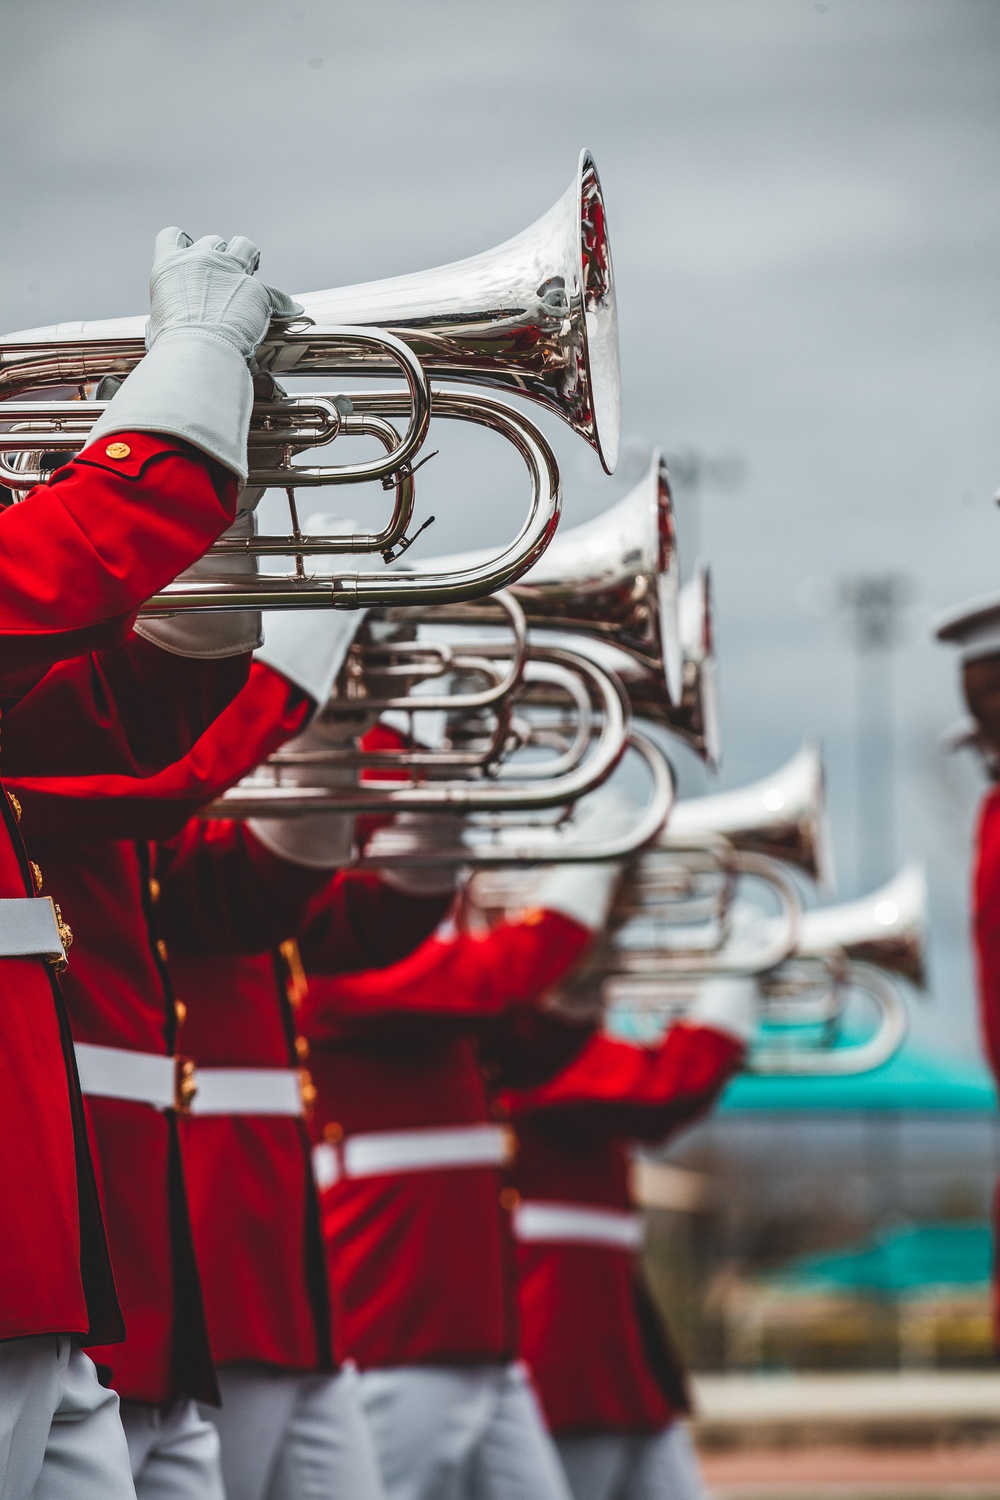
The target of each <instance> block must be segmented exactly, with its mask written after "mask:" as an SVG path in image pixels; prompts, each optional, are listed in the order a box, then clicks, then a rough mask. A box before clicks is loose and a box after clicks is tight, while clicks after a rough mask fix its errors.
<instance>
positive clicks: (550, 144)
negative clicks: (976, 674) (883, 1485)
mask: <svg viewBox="0 0 1000 1500" xmlns="http://www.w3.org/2000/svg"><path fill="white" fill-rule="evenodd" d="M998 66H1000V8H998V7H997V6H996V5H995V4H993V3H991V0H880V3H879V4H878V5H873V4H871V3H870V0H824V3H818V0H618V3H616V4H615V5H614V6H611V5H608V4H607V3H598V0H531V3H526V0H503V3H499V0H479V3H477V4H476V5H469V4H465V3H461V0H422V3H420V4H419V5H417V4H413V3H412V0H366V3H365V4H364V5H348V4H346V3H342V0H286V3H284V4H282V5H274V4H270V3H266V0H241V3H238V0H214V3H213V4H211V5H206V4H204V3H203V0H202V3H195V0H159V3H155V4H154V3H149V0H101V4H99V5H80V4H78V3H73V0H4V3H3V5H2V6H0V132H2V138H3V140H4V142H5V144H6V149H5V150H4V151H3V153H2V158H0V185H2V202H3V207H4V213H3V223H4V233H3V236H2V239H0V326H2V327H3V328H5V329H8V330H13V329H18V328H25V327H31V326H35V325H38V324H47V323H53V322H58V321H62V320H74V319H79V318H99V317H107V316H113V315H118V314H125V313H132V312H141V311H142V310H143V309H144V307H145V306H146V287H145V282H146V277H147V274H148V265H149V256H150V250H151V246H152V241H153V237H154V235H155V233H156V231H157V230H158V229H159V228H161V227H162V226H163V225H165V224H169V223H177V224H180V225H182V226H184V227H185V228H187V229H188V230H190V231H191V232H192V233H194V234H196V235H198V234H203V233H206V232H209V231H217V232H219V233H222V234H225V235H228V234H232V233H236V232H241V233H247V234H249V235H251V236H252V237H254V238H255V239H256V240H257V241H258V242H259V243H260V245H261V246H262V250H263V257H262V275H264V276H265V277H266V278H267V279H268V280H271V281H273V282H275V283H276V284H278V285H280V286H282V287H284V288H287V289H289V290H291V291H295V290H306V289H314V288H320V287H324V286H330V285H337V284H343V283H348V282H353V281H362V280H368V279H372V278H377V277H381V276H387V275H392V274H396V273H401V272H406V271H410V270H416V269H420V268H422V267H425V266H431V265H435V264H439V263H441V262H445V261H448V260H452V259H456V258H458V257H461V256H464V255H467V254H472V253H474V252H476V251H479V250H481V249H486V248H488V247H489V246H492V245H494V244H496V243H498V242H499V241H501V240H503V239H505V238H507V237H509V236H510V235H512V234H514V233H516V232H517V231H519V230H520V229H522V228H523V227H524V226H526V225H527V224H528V223H530V222H531V221H532V220H533V219H534V218H536V217H537V216H538V215H539V214H541V213H542V212H543V211H544V210H545V209H547V208H548V206H549V205H550V203H552V202H553V201H554V200H555V199H556V197H558V195H559V194H560V193H561V192H562V191H563V189H564V188H565V186H566V185H567V184H568V182H569V181H570V178H571V175H572V173H573V170H574V166H575V163H576V159H577V156H578V153H579V150H580V148H581V146H587V147H589V148H590V149H591V150H592V151H593V152H594V154H595V156H596V159H597V162H598V165H599V168H600V171H601V176H602V181H603V185H604V189H605V194H606V200H607V205H608V214H609V222H610V227H611V234H612V241H613V247H614V256H615V268H616V274H617V280H618V289H619V306H620V314H621V344H622V363H623V376H624V449H623V458H622V462H621V464H620V466H619V470H618V472H617V473H616V475H615V476H614V477H613V478H610V479H609V478H607V477H605V476H604V475H603V474H602V472H601V470H600V468H599V465H598V462H597V460H596V458H595V457H594V456H593V455H592V454H591V453H590V452H589V450H587V449H585V448H584V446H583V445H582V444H581V443H580V442H579V441H578V440H576V439H574V437H573V436H572V434H570V433H568V431H567V430H566V429H564V428H561V427H560V426H558V424H556V423H555V422H548V423H544V425H545V426H546V430H547V432H548V433H549V435H550V437H551V438H552V440H553V442H554V444H555V446H556V449H557V452H558V455H559V458H560V463H561V465H562V468H563V474H564V481H565V491H566V520H567V522H568V523H570V524H572V523H574V522H576V521H580V520H583V519H586V518H587V517H589V516H591V515H594V514H596V513H597V512H598V511H600V510H602V509H604V508H605V507H606V506H607V505H608V504H610V503H611V502H612V501H614V500H615V499H617V498H618V497H619V496H620V495H622V494H623V493H625V491H626V490H627V489H628V488H629V487H630V486H631V484H632V483H634V482H635V480H636V479H637V478H638V477H639V475H640V474H641V472H642V471H643V469H644V467H645V465H646V462H647V458H648V453H649V450H650V448H651V447H652V446H653V445H661V446H663V447H664V448H665V449H666V450H667V451H668V453H669V454H670V455H671V460H672V471H673V475H674V480H675V485H676V498H677V504H678V510H679V515H680V524H681V547H682V562H683V568H684V571H685V573H690V571H691V570H692V568H693V566H694V563H695V561H696V559H697V558H698V557H699V556H704V557H706V558H707V559H709V561H710V562H711V566H712V569H713V575H714V580H715V586H716V599H717V622H718V649H719V655H720V676H721V692H722V710H723V748H724V761H723V767H722V771H721V775H720V777H719V778H718V780H717V782H716V783H715V784H716V785H719V786H735V785H738V784H740V783H741V782H745V781H748V780H751V779H754V778H757V777H760V776H764V775H766V774H767V773H768V772H769V771H771V770H772V769H774V768H775V767H777V766H778V765H779V764H781V763H782V762H783V761H784V760H785V759H787V758H788V757H789V756H790V755H791V754H792V753H793V752H794V750H795V749H796V748H797V747H798V745H799V744H800V743H801V741H802V740H803V739H804V738H815V739H818V740H821V741H822V744H823V746H824V749H825V754H826V761H827V766H828V772H829V792H830V802H831V808H832V818H833V829H834V835H835V841H836V853H837V862H838V891H837V895H838V898H839V899H846V898H848V897H851V896H853V895H855V894H859V893H861V892H862V891H864V890H867V889H870V888H872V887H873V886H875V885H877V884H878V883H879V882H881V881H882V880H884V879H886V878H888V876H889V875H890V874H891V873H892V872H893V871H894V870H895V868H896V867H897V866H898V865H899V864H900V863H901V862H902V861H903V860H904V859H907V858H911V857H916V858H920V859H923V860H924V861H925V862H926V863H927V867H928V871H929V875H930V882H931V896H932V916H933V936H932V947H931V982H930V989H929V992H928V994H927V996H926V997H922V998H920V999H918V1000H917V1001H916V1002H915V1004H914V1006H913V1042H912V1046H911V1049H910V1052H909V1053H908V1054H906V1055H905V1056H904V1058H903V1059H902V1060H900V1062H899V1063H898V1064H897V1065H894V1066H895V1068H896V1071H895V1072H893V1073H892V1075H891V1076H890V1077H889V1078H888V1079H886V1078H881V1079H879V1078H876V1079H874V1080H870V1081H869V1084H868V1085H867V1089H866V1088H863V1087H862V1086H861V1084H860V1082H859V1084H858V1086H857V1088H856V1089H855V1090H854V1091H853V1092H851V1091H848V1092H847V1093H846V1094H845V1093H840V1094H837V1095H836V1096H835V1097H834V1096H823V1095H822V1094H821V1093H820V1094H817V1093H815V1092H813V1093H812V1094H810V1095H809V1097H808V1098H806V1097H804V1096H803V1095H802V1094H801V1093H800V1094H798V1095H796V1094H795V1093H794V1091H792V1092H787V1091H786V1092H785V1093H784V1094H782V1093H781V1091H780V1090H779V1091H778V1094H777V1095H775V1094H771V1095H768V1094H767V1092H766V1091H762V1090H760V1089H758V1090H757V1091H756V1092H754V1087H753V1086H752V1085H751V1084H740V1085H737V1087H736V1089H735V1090H734V1091H733V1093H732V1094H731V1095H730V1096H729V1098H728V1100H727V1103H726V1106H725V1108H724V1109H723V1111H722V1112H721V1113H720V1114H719V1116H718V1117H717V1118H716V1119H715V1120H714V1121H712V1122H711V1123H709V1124H708V1125H706V1126H704V1127H702V1128H701V1129H700V1130H699V1131H697V1132H695V1133H694V1134H692V1135H691V1136H690V1137H689V1138H688V1139H687V1140H686V1141H684V1142H683V1143H682V1144H681V1145H680V1146H679V1147H678V1148H677V1149H676V1150H675V1151H674V1152H673V1153H672V1155H671V1159H670V1162H669V1163H667V1164H663V1163H659V1164H654V1165H659V1166H660V1167H661V1168H662V1169H663V1171H661V1178H660V1185H659V1188H658V1189H656V1191H658V1192H659V1194H660V1201H659V1205H658V1206H655V1204H654V1208H653V1221H654V1222H653V1227H654V1233H653V1236H652V1240H651V1251H650V1255H651V1274H652V1276H653V1279H654V1283H655V1285H656V1287H657V1289H658V1292H659V1294H660V1296H661V1297H662V1299H663V1300H664V1302H665V1304H666V1305H668V1306H669V1307H670V1308H671V1311H672V1313H673V1316H674V1319H675V1322H676V1324H677V1329H678V1333H679V1336H680V1337H681V1341H682V1342H683V1343H684V1344H685V1347H686V1349H687V1350H688V1352H689V1354H690V1355H691V1357H692V1358H693V1360H694V1362H695V1364H696V1366H698V1367H700V1368H703V1369H706V1370H717V1371H718V1370H724V1369H734V1368H739V1369H747V1368H782V1369H787V1368H792V1369H796V1368H818V1367H828V1366H830V1365H834V1366H838V1367H862V1366H873V1365H874V1366H879V1365H881V1366H885V1367H898V1366H900V1365H903V1366H914V1365H917V1366H921V1365H922V1366H928V1365H929V1366H931V1367H934V1366H937V1365H947V1364H949V1363H950V1364H952V1365H954V1364H956V1363H957V1364H959V1365H962V1364H964V1365H973V1366H975V1365H978V1366H983V1365H985V1364H986V1363H987V1362H988V1361H989V1359H990V1357H991V1356H990V1347H989V1346H990V1341H989V1326H988V1325H989V1320H988V1307H987V1297H986V1278H987V1275H988V1266H989V1256H990V1248H989V1235H988V1232H987V1229H986V1216H987V1208H988V1200H989V1194H990V1191H991V1186H992V1180H993V1178H994V1176H995V1174H996V1170H997V1165H998V1137H997V1130H996V1127H995V1125H994V1113H995V1107H994V1099H993V1093H992V1089H991V1086H990V1085H989V1083H988V1081H987V1079H986V1077H985V1073H984V1070H983V1067H982V1064H981V1062H980V1061H979V1052H978V1040H977V1028H976V1019H975V1006H974V998H973V984H972V974H971V964H970V954H969V947H968V940H967V930H968V903H967V885H968V867H969V852H970V834H971V828H972V823H973V819H974V815H975V809H976V805H977V802H978V799H979V796H980V794H981V790H982V780H981V773H980V772H979V769H978V767H977V765H976V764H975V763H974V762H973V761H972V760H971V759H970V758H969V757H968V756H965V755H962V754H959V755H950V754H948V753H946V752H945V751H944V750H943V749H942V747H941V744H940V739H939V737H940V735H941V732H942V730H944V729H945V728H946V727H947V726H948V725H949V724H950V723H951V722H952V721H953V720H954V719H955V718H956V717H957V716H958V714H959V712H960V704H959V698H958V693H957V672H956V666H955V662H954V660H953V659H952V658H951V656H950V655H949V653H948V652H947V651H945V650H943V649H941V648H939V647H936V646H934V645H933V644H932V643H931V640H930V631H929V622H930V621H931V619H932V618H933V616H934V615H935V613H936V612H937V611H939V610H940V609H941V608H942V607H944V606H947V605H950V604H952V603H954V602H957V601H962V600H965V599H968V598H969V597H970V596H974V595H976V594H980V593H985V592H990V591H993V590H996V588H997V587H998V584H1000V514H998V512H997V507H996V505H995V503H994V498H993V497H994V493H995V491H996V489H997V487H998V484H1000V277H998V275H997V252H998V246H1000V194H998V192H997V190H996V189H997V183H998V180H1000V89H998V87H997V76H998ZM533 415H535V416H536V419H537V415H538V414H537V412H535V413H533ZM542 420H543V422H544V419H542ZM446 436H447V442H446V446H445V451H444V452H443V453H442V455H441V456H440V458H438V459H435V461H434V463H433V464H430V465H429V466H428V467H427V469H426V470H424V471H423V472H422V474H421V476H420V484H419V488H418V508H419V513H420V517H421V518H423V517H424V516H426V515H427V514H429V513H431V512H433V513H434V514H435V515H436V516H437V521H436V523H435V525H434V526H433V527H432V528H431V529H430V530H429V532H428V533H427V534H426V535H425V537H424V538H422V539H421V542H420V543H419V544H418V545H419V547H420V548H421V549H422V550H424V551H425V552H435V553H437V552H441V551H446V550H452V549H456V548H462V547H467V546H470V545H483V544H486V543H489V542H494V541H501V540H503V539H504V538H505V537H506V536H507V535H509V534H510V533H511V532H512V531H513V529H514V525H515V523H516V521H517V519H518V517H519V515H520V514H521V512H522V511H523V509H524V502H525V499H526V497H525V496H524V494H523V488H522V487H521V486H519V478H520V476H519V475H518V472H517V466H516V464H515V463H514V462H513V461H512V460H510V459H508V458H507V457H506V456H505V455H504V454H503V453H502V452H499V451H497V450H495V449H494V447H492V446H491V442H492V440H491V439H490V438H488V437H487V436H486V435H484V434H476V433H465V434H457V435H456V434H455V433H452V432H449V433H448V434H447V435H446ZM432 446H433V445H432ZM414 555H417V554H416V553H415V554H414ZM676 759H677V764H678V769H679V770H680V773H681V782H682V787H683V789H684V790H685V791H687V792H698V791H702V790H705V789H707V787H708V783H707V781H706V779H705V776H704V773H703V772H702V770H701V768H700V767H699V766H698V765H697V764H696V763H695V762H694V761H693V760H691V759H689V758H687V757H686V755H685V752H684V751H683V750H681V749H678V751H677V755H676ZM741 1089H742V1090H743V1093H742V1094H741V1093H740V1090H741ZM776 1162H780V1163H781V1169H780V1170H776V1169H775V1166H776ZM668 1169H669V1170H668ZM663 1172H666V1176H664V1175H663ZM670 1173H673V1176H672V1177H671V1176H670ZM671 1181H672V1183H673V1187H670V1186H669V1185H665V1184H668V1182H671ZM650 1191H653V1190H652V1189H650ZM671 1194H673V1197H671ZM678 1194H679V1195H680V1197H679V1198H678V1196H677V1195H678ZM949 1234H950V1235H951V1239H948V1235H949ZM935 1235H937V1238H936V1239H935V1238H934V1236H935ZM922 1236H923V1238H922ZM928 1236H929V1238H928ZM831 1255H833V1256H834V1257H836V1255H840V1257H841V1258H840V1260H835V1263H834V1262H831V1261H830V1256H831ZM845 1256H848V1257H850V1256H853V1257H854V1260H853V1261H851V1262H850V1263H848V1262H847V1261H846V1260H844V1257H845ZM859 1257H860V1260H859ZM866 1257H867V1258H866ZM949 1278H950V1279H949ZM934 1298H937V1302H938V1303H940V1304H941V1306H940V1309H939V1311H936V1312H934V1313H933V1315H932V1313H931V1312H929V1311H928V1307H929V1306H930V1302H931V1301H933V1300H934ZM928 1299H929V1300H928ZM918 1304H919V1305H918ZM848 1305H849V1306H850V1308H851V1309H853V1311H852V1312H851V1316H850V1317H848V1316H847V1314H846V1312H845V1309H846V1308H847V1307H848ZM852 1319H853V1321H852ZM852 1330H853V1331H852ZM998 1410H1000V1403H998ZM991 1493H992V1491H991Z"/></svg>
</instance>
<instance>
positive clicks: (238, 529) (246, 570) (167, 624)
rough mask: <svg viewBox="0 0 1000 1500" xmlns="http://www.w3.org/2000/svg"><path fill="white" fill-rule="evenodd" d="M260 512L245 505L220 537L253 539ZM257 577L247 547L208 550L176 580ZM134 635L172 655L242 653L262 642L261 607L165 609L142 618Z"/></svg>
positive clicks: (212, 656)
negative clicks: (198, 611) (177, 611)
mask: <svg viewBox="0 0 1000 1500" xmlns="http://www.w3.org/2000/svg"><path fill="white" fill-rule="evenodd" d="M256 532H257V526H256V517H255V516H254V515H253V514H252V512H250V511H245V512H243V513H242V514H240V515H239V516H237V518H236V520H235V521H234V522H233V524H232V526H230V527H229V530H228V531H224V532H223V533H222V539H232V538H235V539H236V540H238V541H249V539H250V538H251V537H253V536H255V535H256ZM256 577H257V559H256V557H254V556H253V555H252V554H251V553H249V552H242V553H241V552H228V553H216V554H212V553H208V552H206V553H205V555H204V556H203V557H200V558H199V559H198V561H197V562H196V563H192V565H191V567H190V568H185V570H184V572H183V573H181V574H180V576H179V578H178V580H177V581H178V583H183V582H185V581H190V580H194V579H199V578H232V579H250V578H256ZM135 633H136V635H141V636H142V638H143V640H146V641H152V643H153V645H154V646H159V647H160V649H161V650H163V651H169V652H170V653H171V654H172V655H173V656H194V657H202V658H204V659H210V658H218V657H223V656H242V655H243V653H244V651H254V650H256V648H257V647H258V646H259V645H260V643H261V616H260V610H259V609H233V610H229V609H226V610H218V611H213V612H211V613H205V614H189V615H188V614H183V615H165V616H163V617H162V618H160V619H152V620H140V621H139V622H138V624H137V625H136V626H135Z"/></svg>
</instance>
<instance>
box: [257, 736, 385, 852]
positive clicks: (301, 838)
mask: <svg viewBox="0 0 1000 1500" xmlns="http://www.w3.org/2000/svg"><path fill="white" fill-rule="evenodd" d="M355 733H356V729H355V728H354V727H352V726H350V725H345V724H344V723H338V722H337V720H335V719H323V718H320V717H317V718H315V719H313V721H312V723H311V724H310V725H309V726H308V728H306V729H305V730H303V732H302V733H301V734H300V735H297V736H296V738H295V739H294V740H289V741H288V744H287V745H286V746H285V749H286V750H291V751H295V750H302V751H310V752H318V753H320V754H322V753H323V752H324V751H327V750H338V749H343V748H344V747H345V746H347V745H350V744H351V743H352V742H353V739H354V735H355ZM281 774H282V780H283V781H284V782H285V783H286V785H287V784H291V785H292V786H324V787H330V788H331V790H340V789H342V790H344V791H350V789H351V788H352V787H356V786H357V781H358V777H357V769H356V767H354V766H343V765H303V766H286V767H283V768H282V773H281ZM247 827H248V828H249V829H250V831H251V833H252V834H253V835H254V837H255V838H256V839H258V840H259V842H260V843H262V844H263V845H264V847H265V849H270V851H271V853H272V854H276V855H277V856H278V857H279V859H287V860H288V861H289V863H290V864H293V865H305V866H307V867H308V868H309V869H313V870H335V869H337V868H338V867H339V866H340V865H343V864H346V863H347V861H348V860H349V859H350V857H351V852H352V848H353V844H354V814H353V813H333V812H330V813H327V812H315V813H303V814H302V816H301V817H294V818H250V819H249V820H248V822H247Z"/></svg>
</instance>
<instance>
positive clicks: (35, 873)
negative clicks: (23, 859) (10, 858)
mask: <svg viewBox="0 0 1000 1500" xmlns="http://www.w3.org/2000/svg"><path fill="white" fill-rule="evenodd" d="M28 863H29V865H30V866H31V878H32V880H33V881H34V882H35V895H36V896H37V895H39V894H40V893H41V889H42V872H41V870H40V869H39V868H38V866H37V865H36V864H35V861H34V860H33V859H29V861H28Z"/></svg>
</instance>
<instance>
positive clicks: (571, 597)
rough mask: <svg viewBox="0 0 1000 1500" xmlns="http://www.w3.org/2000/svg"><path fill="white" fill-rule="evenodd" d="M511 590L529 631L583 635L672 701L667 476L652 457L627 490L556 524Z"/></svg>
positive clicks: (675, 642)
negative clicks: (608, 646)
mask: <svg viewBox="0 0 1000 1500" xmlns="http://www.w3.org/2000/svg"><path fill="white" fill-rule="evenodd" d="M512 592H513V594H514V596H515V598H516V599H517V600H518V602H519V603H520V605H521V607H522V609H523V610H524V612H525V616H526V618H527V620H528V624H529V625H531V626H533V627H534V628H536V629H542V628H545V629H554V630H572V631H583V632H584V633H585V634H588V635H592V636H596V637H597V638H599V639H602V640H607V641H610V642H611V643H612V644H614V645H615V646H617V647H618V648H619V649H620V650H621V651H624V652H627V653H628V654H629V655H630V656H634V657H635V658H636V659H637V660H638V661H640V662H642V663H643V664H644V665H645V666H647V667H651V668H652V669H653V670H654V673H655V674H656V676H658V677H662V679H663V680H664V682H665V685H666V693H667V698H668V700H669V701H670V702H671V703H676V704H679V703H680V701H681V692H682V675H683V659H682V658H683V652H682V645H681V633H680V622H679V614H678V608H679V606H678V597H679V592H680V588H679V567H678V559H677V529H676V524H675V520H674V511H673V501H672V498H671V494H670V476H669V474H668V473H667V466H666V463H665V461H664V459H663V455H662V454H661V453H660V452H659V451H657V452H655V453H654V454H653V456H652V459H651V461H650V465H649V469H648V470H647V472H646V474H645V475H644V476H643V478H642V479H641V480H640V481H639V483H638V484H637V485H636V486H635V488H634V489H632V490H630V491H629V493H628V494H627V495H626V496H625V497H624V499H622V500H619V501H618V503H617V504H616V505H612V506H611V507H610V508H609V509H608V510H606V511H604V512H603V513H602V514H601V515H599V516H595V517H594V518H593V520H590V521H584V522H583V523H582V525H579V526H571V527H565V526H564V527H562V528H561V529H560V531H559V532H558V533H557V535H556V536H555V538H554V539H553V541H552V542H551V544H550V545H549V547H548V548H547V549H546V552H545V555H544V556H543V557H542V558H541V559H540V560H539V561H538V562H537V563H535V565H534V567H533V568H531V569H530V571H529V572H527V573H525V574H524V575H523V576H522V577H521V578H520V579H519V580H518V581H517V583H516V584H515V585H514V587H513V589H512Z"/></svg>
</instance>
